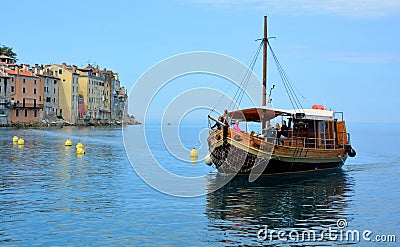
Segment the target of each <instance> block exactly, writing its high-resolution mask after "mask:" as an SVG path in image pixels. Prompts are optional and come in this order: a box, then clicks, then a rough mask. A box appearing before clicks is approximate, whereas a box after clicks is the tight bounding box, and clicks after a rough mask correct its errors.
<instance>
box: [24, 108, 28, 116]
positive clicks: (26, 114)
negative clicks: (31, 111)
mask: <svg viewBox="0 0 400 247" xmlns="http://www.w3.org/2000/svg"><path fill="white" fill-rule="evenodd" d="M25 117H28V109H25Z"/></svg>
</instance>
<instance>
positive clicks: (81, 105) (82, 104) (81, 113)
mask: <svg viewBox="0 0 400 247" xmlns="http://www.w3.org/2000/svg"><path fill="white" fill-rule="evenodd" d="M84 116H85V101H84V98H83V95H81V94H79V95H78V118H79V119H83V118H84Z"/></svg>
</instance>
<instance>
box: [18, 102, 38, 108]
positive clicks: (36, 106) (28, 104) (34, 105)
mask: <svg viewBox="0 0 400 247" xmlns="http://www.w3.org/2000/svg"><path fill="white" fill-rule="evenodd" d="M13 108H29V109H43V104H34V103H25V104H21V103H14V107H13Z"/></svg>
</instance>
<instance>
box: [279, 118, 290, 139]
mask: <svg viewBox="0 0 400 247" xmlns="http://www.w3.org/2000/svg"><path fill="white" fill-rule="evenodd" d="M281 136H284V137H285V138H286V137H288V136H289V128H288V126H287V125H286V120H282V127H281Z"/></svg>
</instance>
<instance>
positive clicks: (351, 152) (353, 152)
mask: <svg viewBox="0 0 400 247" xmlns="http://www.w3.org/2000/svg"><path fill="white" fill-rule="evenodd" d="M346 151H347V154H348V155H349V156H350V157H355V156H356V154H357V152H356V150H354V148H352V147H351V145H348V146H346Z"/></svg>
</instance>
